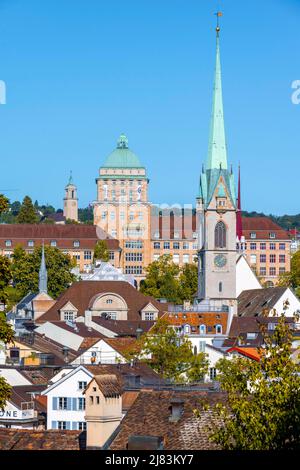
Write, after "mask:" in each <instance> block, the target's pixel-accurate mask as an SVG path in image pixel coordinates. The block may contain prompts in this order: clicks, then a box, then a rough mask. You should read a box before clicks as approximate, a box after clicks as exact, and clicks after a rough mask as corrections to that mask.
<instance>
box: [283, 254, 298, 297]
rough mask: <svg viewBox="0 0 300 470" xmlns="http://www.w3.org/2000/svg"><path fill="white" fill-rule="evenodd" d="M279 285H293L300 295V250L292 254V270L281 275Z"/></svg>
mask: <svg viewBox="0 0 300 470" xmlns="http://www.w3.org/2000/svg"><path fill="white" fill-rule="evenodd" d="M279 285H281V286H287V287H292V288H293V289H294V290H295V292H296V294H297V295H298V297H300V250H298V251H296V253H294V254H293V255H292V258H291V270H290V272H288V273H284V274H282V275H281V276H280V278H279Z"/></svg>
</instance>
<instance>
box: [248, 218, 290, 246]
mask: <svg viewBox="0 0 300 470" xmlns="http://www.w3.org/2000/svg"><path fill="white" fill-rule="evenodd" d="M242 225H243V235H244V236H245V238H246V239H250V240H251V237H250V232H255V233H256V239H257V240H271V241H272V240H287V241H288V240H289V239H290V236H289V234H288V232H287V231H286V230H284V229H283V228H282V227H280V226H279V225H277V224H276V223H275V222H273V220H271V219H269V217H243V218H242ZM272 232H273V233H275V238H273V239H272V238H270V233H272ZM253 241H255V239H253Z"/></svg>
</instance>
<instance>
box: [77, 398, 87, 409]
mask: <svg viewBox="0 0 300 470" xmlns="http://www.w3.org/2000/svg"><path fill="white" fill-rule="evenodd" d="M78 410H79V411H83V410H85V398H82V397H79V398H78Z"/></svg>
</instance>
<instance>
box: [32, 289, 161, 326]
mask: <svg viewBox="0 0 300 470" xmlns="http://www.w3.org/2000/svg"><path fill="white" fill-rule="evenodd" d="M105 293H114V294H117V295H119V296H120V297H122V298H123V299H124V300H125V302H126V304H127V306H128V320H129V321H131V320H133V321H134V320H136V321H139V320H141V315H140V311H141V310H142V309H143V308H144V307H145V306H146V305H147V303H149V302H151V303H152V304H153V305H154V306H155V307H156V308H157V309H158V310H160V311H161V312H162V311H163V308H164V307H163V305H164V304H161V303H159V302H158V301H157V300H155V299H154V298H152V297H150V296H148V295H144V294H142V293H141V292H139V291H138V290H137V289H135V288H134V287H133V286H132V285H131V284H129V283H128V282H125V281H78V282H74V283H73V284H72V285H71V286H70V287H69V288H68V289H67V290H66V291H64V292H63V293H62V294H61V295H60V297H59V298H58V299H57V302H56V303H55V304H54V305H53V307H51V308H50V309H49V310H48V311H47V312H46V313H45V314H43V315H41V316H40V317H39V318H38V320H37V322H39V323H43V322H45V321H58V320H60V309H61V308H62V307H64V305H65V304H66V303H67V302H72V304H73V305H74V307H76V308H77V309H78V316H80V315H84V312H85V311H86V310H88V309H89V307H91V303H93V301H94V300H95V299H96V297H97V296H98V295H101V294H105ZM93 320H94V318H93Z"/></svg>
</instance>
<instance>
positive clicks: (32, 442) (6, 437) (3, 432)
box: [0, 428, 86, 450]
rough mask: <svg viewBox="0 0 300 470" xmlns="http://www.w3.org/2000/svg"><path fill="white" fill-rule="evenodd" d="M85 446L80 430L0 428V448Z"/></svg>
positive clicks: (36, 448)
mask: <svg viewBox="0 0 300 470" xmlns="http://www.w3.org/2000/svg"><path fill="white" fill-rule="evenodd" d="M85 446H86V434H85V432H82V431H60V430H55V431H54V430H49V431H37V430H31V429H30V430H29V429H26V430H25V429H5V428H0V450H82V449H85Z"/></svg>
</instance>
